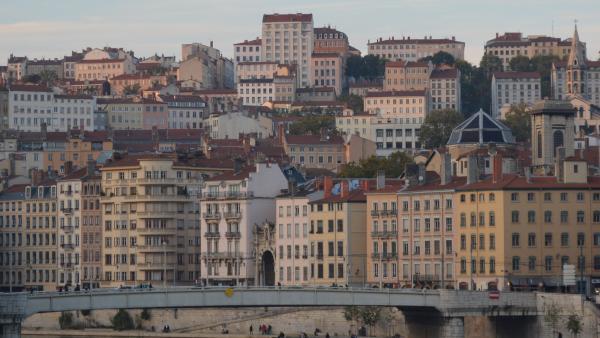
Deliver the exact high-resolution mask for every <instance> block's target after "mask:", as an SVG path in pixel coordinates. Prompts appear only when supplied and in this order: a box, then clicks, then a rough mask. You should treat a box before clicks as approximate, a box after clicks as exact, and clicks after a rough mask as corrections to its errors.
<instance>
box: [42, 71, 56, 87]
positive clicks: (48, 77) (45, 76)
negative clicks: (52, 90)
mask: <svg viewBox="0 0 600 338" xmlns="http://www.w3.org/2000/svg"><path fill="white" fill-rule="evenodd" d="M57 80H58V75H56V72H55V71H53V70H48V69H44V70H42V71H41V72H40V83H43V84H45V85H46V86H48V87H50V86H52V85H54V83H56V81H57Z"/></svg>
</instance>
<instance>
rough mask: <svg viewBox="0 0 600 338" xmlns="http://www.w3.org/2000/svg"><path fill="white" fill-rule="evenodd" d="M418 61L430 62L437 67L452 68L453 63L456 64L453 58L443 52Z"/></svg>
mask: <svg viewBox="0 0 600 338" xmlns="http://www.w3.org/2000/svg"><path fill="white" fill-rule="evenodd" d="M419 61H425V62H427V61H431V63H433V64H434V65H436V66H439V65H444V64H446V65H449V66H452V65H454V63H455V62H456V59H454V56H452V54H450V53H447V52H444V51H439V52H437V53H435V54H433V55H431V56H426V57H424V58H421V59H419Z"/></svg>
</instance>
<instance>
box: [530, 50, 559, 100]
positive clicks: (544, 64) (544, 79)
mask: <svg viewBox="0 0 600 338" xmlns="http://www.w3.org/2000/svg"><path fill="white" fill-rule="evenodd" d="M558 61H560V57H558V56H557V55H536V56H534V57H532V58H531V70H532V71H534V72H538V73H540V77H541V83H542V88H541V94H542V97H551V96H552V93H551V79H550V77H551V75H552V64H553V63H555V62H558Z"/></svg>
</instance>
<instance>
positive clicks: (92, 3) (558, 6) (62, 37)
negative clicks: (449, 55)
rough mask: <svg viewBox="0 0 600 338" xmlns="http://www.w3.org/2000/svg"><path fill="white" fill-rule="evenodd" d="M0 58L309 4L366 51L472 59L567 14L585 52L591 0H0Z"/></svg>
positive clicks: (563, 20)
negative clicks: (407, 50)
mask: <svg viewBox="0 0 600 338" xmlns="http://www.w3.org/2000/svg"><path fill="white" fill-rule="evenodd" d="M0 12H2V15H0V65H3V64H5V63H6V60H7V58H8V57H9V55H10V54H11V53H12V54H14V55H17V56H23V55H26V56H28V57H29V58H30V59H33V58H38V59H39V58H61V57H63V56H64V55H70V53H71V51H72V50H81V49H82V48H85V47H104V46H111V47H123V48H125V49H128V50H133V51H134V52H135V54H136V55H137V56H150V55H154V54H155V53H157V54H159V55H160V54H165V55H175V56H176V57H177V58H178V59H179V58H180V57H181V44H182V43H190V42H201V43H205V44H208V43H209V42H210V41H214V46H215V47H216V48H219V49H220V50H221V51H222V53H223V55H225V56H226V57H233V44H234V43H236V42H241V41H243V40H245V39H248V40H250V39H254V38H256V37H258V36H260V30H261V20H262V14H265V13H298V12H301V13H312V14H313V19H314V24H315V27H319V26H326V25H331V26H332V27H335V28H337V29H338V30H340V31H342V32H344V33H346V34H347V35H348V37H349V39H350V44H351V45H353V46H354V47H356V48H358V49H360V50H361V51H362V52H363V53H365V52H366V48H367V42H368V41H369V40H371V41H373V40H375V39H377V38H379V37H384V38H388V37H390V36H395V37H398V36H411V37H414V38H422V37H423V36H426V35H427V36H430V35H431V36H432V37H434V38H436V37H437V38H443V37H451V36H456V39H457V40H460V41H464V42H465V43H466V50H465V58H466V59H467V60H468V61H470V62H473V63H478V62H479V60H480V59H481V56H482V54H483V46H484V44H485V42H486V41H487V40H489V39H492V38H493V37H494V36H495V34H496V32H499V33H503V32H506V31H511V32H515V31H520V32H523V33H524V34H526V35H527V34H531V35H537V34H545V35H552V33H553V32H554V36H559V37H561V38H567V37H571V36H572V34H573V25H574V22H575V20H577V22H578V27H579V36H580V39H581V40H582V41H585V42H586V43H587V47H588V58H589V59H594V60H596V59H598V55H599V54H598V51H599V50H600V21H599V20H598V13H600V1H598V0H562V1H557V0H453V1H447V0H444V1H442V0H438V1H434V0H365V1H363V0H309V1H306V0H264V1H262V0H253V1H250V0H219V1H217V0H102V1H97V0H0Z"/></svg>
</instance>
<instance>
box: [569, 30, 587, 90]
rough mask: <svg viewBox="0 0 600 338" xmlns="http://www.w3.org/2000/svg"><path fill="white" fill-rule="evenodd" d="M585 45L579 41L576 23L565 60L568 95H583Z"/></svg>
mask: <svg viewBox="0 0 600 338" xmlns="http://www.w3.org/2000/svg"><path fill="white" fill-rule="evenodd" d="M585 69H586V64H585V47H584V46H583V44H582V43H581V42H579V33H578V32H577V24H576V25H575V32H574V33H573V39H571V51H570V53H569V61H568V62H567V92H568V94H569V95H574V96H584V95H585V90H586V88H585Z"/></svg>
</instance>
